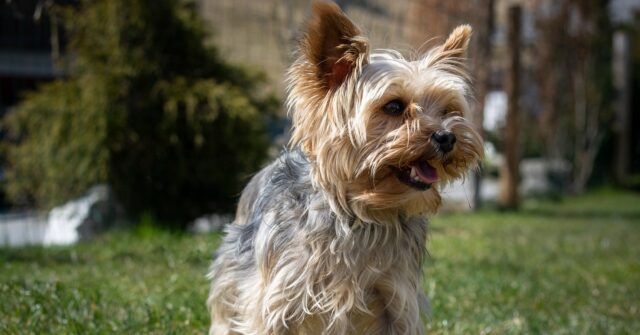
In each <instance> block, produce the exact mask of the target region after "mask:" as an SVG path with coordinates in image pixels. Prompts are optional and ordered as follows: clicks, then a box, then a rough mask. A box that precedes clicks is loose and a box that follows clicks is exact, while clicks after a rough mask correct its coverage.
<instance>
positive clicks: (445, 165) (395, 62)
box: [288, 3, 483, 219]
mask: <svg viewBox="0 0 640 335" xmlns="http://www.w3.org/2000/svg"><path fill="white" fill-rule="evenodd" d="M470 34H471V28H469V27H468V26H461V27H458V28H457V29H456V30H454V31H453V33H452V34H451V35H450V36H449V38H448V39H447V40H446V42H445V43H444V44H443V45H441V46H439V47H436V48H434V49H432V50H431V51H429V52H427V53H426V54H424V55H422V56H421V57H420V58H418V59H417V60H414V61H409V60H405V59H404V58H402V57H401V56H400V55H399V54H398V53H396V52H393V51H382V52H378V53H369V50H368V43H367V40H366V39H365V38H364V37H362V36H360V31H359V30H358V29H357V28H356V27H355V25H354V24H353V23H352V22H351V21H350V20H349V19H348V18H347V17H346V16H345V15H344V13H342V12H341V11H340V9H339V8H338V7H337V6H335V5H333V4H328V3H319V4H315V5H314V8H313V15H312V17H311V21H310V24H309V30H308V33H307V36H306V38H305V39H304V40H303V43H302V46H301V50H300V51H301V55H300V58H299V59H298V61H297V62H296V63H295V64H294V65H293V66H292V67H291V69H290V71H289V77H288V79H289V85H290V86H289V87H290V91H289V100H288V103H289V107H290V109H291V112H292V116H293V126H294V128H293V134H292V144H293V145H300V146H301V148H302V149H303V151H304V152H305V153H306V154H307V156H308V157H309V158H310V160H311V163H312V171H313V180H314V183H316V185H317V186H319V187H322V188H323V189H324V190H325V192H327V193H328V194H329V195H330V196H331V197H333V200H335V202H336V204H337V206H339V207H340V208H341V209H342V210H345V211H348V212H352V213H355V214H357V215H358V216H360V217H361V218H362V217H367V218H372V219H375V216H379V215H380V213H381V212H385V211H397V210H404V211H405V212H408V213H409V214H416V213H421V212H433V211H435V210H436V209H437V208H438V206H439V204H440V195H439V193H438V187H439V186H440V185H442V184H444V183H447V182H450V181H452V180H454V179H457V178H460V177H462V176H463V175H464V174H465V173H466V172H467V171H468V170H469V169H470V168H471V167H474V166H476V164H477V162H478V160H479V159H480V158H481V157H482V152H483V151H482V141H481V138H480V137H479V135H478V134H477V133H476V132H475V131H474V129H473V126H472V124H471V123H470V121H469V120H467V119H466V118H465V115H467V114H468V112H469V106H468V102H467V99H468V97H469V88H468V80H467V74H466V70H465V67H464V64H463V61H464V59H463V57H464V55H465V51H466V48H467V45H468V42H469V37H470Z"/></svg>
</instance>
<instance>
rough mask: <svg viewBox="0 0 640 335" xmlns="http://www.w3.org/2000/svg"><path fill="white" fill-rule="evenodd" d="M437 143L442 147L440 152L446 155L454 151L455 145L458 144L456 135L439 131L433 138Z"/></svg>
mask: <svg viewBox="0 0 640 335" xmlns="http://www.w3.org/2000/svg"><path fill="white" fill-rule="evenodd" d="M431 137H432V138H433V140H434V141H436V143H438V145H439V146H440V150H442V152H444V153H445V154H446V153H447V152H449V151H451V150H452V149H453V145H454V144H456V135H453V133H452V132H450V131H447V130H438V131H436V132H435V133H433V135H432V136H431Z"/></svg>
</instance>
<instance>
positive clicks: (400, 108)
mask: <svg viewBox="0 0 640 335" xmlns="http://www.w3.org/2000/svg"><path fill="white" fill-rule="evenodd" d="M404 108H405V105H404V104H403V103H402V101H400V100H392V101H391V102H388V103H387V104H386V105H384V107H382V111H383V112H384V113H385V114H387V115H391V116H398V115H401V114H402V113H403V112H404Z"/></svg>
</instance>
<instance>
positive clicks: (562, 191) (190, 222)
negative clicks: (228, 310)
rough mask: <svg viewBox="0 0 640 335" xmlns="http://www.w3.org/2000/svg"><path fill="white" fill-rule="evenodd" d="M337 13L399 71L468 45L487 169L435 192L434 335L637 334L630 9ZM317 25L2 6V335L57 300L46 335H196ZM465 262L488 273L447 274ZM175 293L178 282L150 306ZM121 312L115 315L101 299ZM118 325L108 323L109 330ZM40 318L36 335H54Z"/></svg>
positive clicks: (31, 1) (275, 145) (426, 7)
mask: <svg viewBox="0 0 640 335" xmlns="http://www.w3.org/2000/svg"><path fill="white" fill-rule="evenodd" d="M336 2H337V3H338V4H339V5H340V7H341V8H342V9H343V10H344V11H345V12H346V13H347V14H348V15H349V16H350V17H351V18H352V20H353V21H354V22H356V23H357V24H358V25H359V26H360V27H361V28H362V30H363V31H364V32H365V35H366V36H368V37H369V38H370V40H371V46H372V47H373V48H395V49H399V50H400V51H402V52H403V53H404V54H405V55H407V56H411V55H419V54H420V52H423V51H425V50H428V49H429V48H430V47H433V46H436V45H438V44H439V43H442V42H443V41H444V39H445V38H446V36H447V35H448V33H449V32H450V31H451V30H452V29H453V28H454V27H455V26H457V25H459V24H464V23H469V24H471V25H472V27H473V29H474V35H473V38H472V42H471V46H470V53H469V59H468V66H469V69H470V72H471V73H472V78H473V88H474V91H475V92H474V93H475V99H474V101H473V104H472V105H473V108H472V109H473V112H472V115H471V116H470V117H471V118H472V119H473V121H474V123H475V124H476V125H477V127H478V129H481V130H482V134H483V136H484V138H485V141H486V145H485V149H486V159H485V161H484V162H483V164H482V168H481V170H480V171H478V172H477V173H475V174H473V175H471V176H469V178H467V179H465V180H464V181H460V182H459V183H456V184H454V185H451V186H449V187H447V188H446V189H444V190H443V194H444V196H445V205H444V212H446V213H449V214H446V215H443V216H442V219H438V218H436V219H435V220H434V221H435V222H434V225H433V226H434V233H433V244H434V245H435V246H434V247H433V250H434V252H435V259H438V257H440V258H441V259H443V261H442V263H440V265H438V263H437V262H435V263H434V264H435V265H434V264H432V265H430V266H427V272H428V273H429V271H431V274H432V277H430V278H432V279H428V281H427V283H426V284H427V287H428V293H429V295H430V296H437V295H438V294H443V295H444V296H442V297H440V298H442V299H443V300H440V302H437V300H436V303H435V304H436V305H435V306H434V309H435V310H436V312H434V313H435V315H434V317H433V318H434V320H435V321H434V322H433V323H431V325H430V326H428V327H429V329H430V331H433V332H436V333H439V332H448V331H452V332H462V333H467V332H481V333H491V332H497V333H503V332H515V333H519V332H533V333H537V332H540V331H542V332H546V331H545V330H554V329H555V331H559V332H568V333H576V332H577V333H584V332H594V331H595V332H605V333H634V332H637V331H640V326H639V325H638V322H639V321H638V320H639V319H640V305H638V301H640V289H639V288H638V284H637V283H638V282H639V281H640V274H639V273H640V263H639V260H640V248H638V246H639V245H640V228H639V227H638V224H640V195H638V193H637V192H638V191H639V190H640V132H639V131H636V130H635V129H636V128H637V127H638V128H640V115H639V114H638V113H636V112H635V111H636V110H638V108H640V94H638V93H639V92H640V1H638V0H520V1H518V0H461V1H438V0H395V1H392V2H390V1H379V0H340V1H336ZM309 11H310V2H309V1H302V0H264V1H251V0H194V1H181V0H156V1H144V0H0V116H1V120H2V121H1V129H0V212H1V214H0V246H2V247H1V248H0V262H4V265H1V266H4V268H5V270H6V271H5V274H6V275H5V277H4V278H2V277H0V292H4V293H6V294H10V295H12V296H13V297H16V299H15V302H13V303H6V304H5V305H0V308H5V309H6V311H10V310H16V309H17V310H23V311H24V314H20V313H22V312H19V313H17V314H16V313H14V314H9V315H13V317H9V316H7V318H8V319H6V320H5V321H7V322H6V323H5V327H6V328H4V330H5V331H7V332H9V333H13V331H18V329H20V328H11V325H13V326H15V327H19V326H18V325H19V324H20V322H25V320H26V319H24V318H26V317H27V316H33V315H34V313H36V314H37V313H38V312H37V311H34V310H33V308H34V307H33V306H35V305H39V306H41V308H42V309H44V310H47V308H50V311H51V310H55V306H58V304H60V303H61V302H60V301H53V302H52V301H51V300H50V299H49V298H48V297H50V296H51V295H52V294H53V295H56V294H58V295H59V296H61V297H63V298H61V299H62V300H61V301H62V303H65V304H66V306H67V309H66V310H62V311H60V312H58V313H59V315H60V318H61V320H65V322H66V323H65V322H62V321H60V320H58V321H59V322H58V323H55V322H54V323H53V324H55V325H57V326H59V327H60V328H55V327H54V328H51V329H59V330H61V329H62V330H64V329H67V330H68V329H69V328H66V327H68V325H69V324H70V323H73V322H76V324H77V327H80V328H77V329H80V332H85V331H90V330H91V329H93V330H95V331H98V330H100V329H102V330H103V331H105V329H106V330H109V331H114V330H118V329H120V330H122V329H129V330H136V331H140V332H146V331H150V332H153V331H154V329H155V330H156V331H158V330H163V329H164V330H166V329H173V330H177V331H178V332H181V331H186V330H189V331H187V332H196V333H197V332H199V331H202V327H203V325H205V324H206V312H205V311H204V310H203V306H204V305H203V304H204V297H205V296H206V281H204V279H203V278H200V277H201V276H202V275H203V274H204V273H205V271H206V266H207V264H208V262H209V260H210V254H211V252H212V251H213V250H214V249H215V245H216V244H217V241H218V240H219V234H218V233H217V232H218V231H219V230H220V228H221V226H222V225H224V224H225V223H227V222H229V221H230V220H231V219H232V213H233V211H234V206H235V204H236V201H237V198H238V195H239V194H240V191H241V190H242V187H243V186H244V184H245V183H246V182H247V181H248V180H249V178H250V176H251V175H252V173H254V172H256V171H257V170H258V169H259V168H260V167H261V166H264V165H265V164H266V163H267V162H268V161H269V160H270V159H273V158H274V157H275V156H277V155H278V153H279V152H280V151H281V150H282V148H283V147H284V146H285V145H286V143H287V139H288V128H289V121H288V120H287V119H286V110H285V107H284V106H283V101H284V98H285V87H284V83H283V79H284V73H285V71H286V68H287V66H288V65H289V64H290V63H291V62H292V60H293V52H294V50H295V47H296V41H297V40H298V39H299V38H300V36H301V31H302V29H303V27H304V22H305V18H306V17H307V16H308V14H309ZM468 212H473V213H468ZM465 213H466V214H465ZM438 220H441V221H438ZM185 232H188V233H185ZM191 233H203V234H191ZM185 234H186V235H185ZM83 240H88V242H82V241H83ZM78 241H81V242H80V243H79V244H75V245H73V244H74V243H76V242H78ZM96 241H97V242H96ZM475 242H477V243H475ZM56 245H72V246H68V247H56ZM498 245H499V246H498ZM42 246H51V247H45V248H43V247H42ZM15 247H18V248H15ZM136 248H138V249H136ZM438 248H440V249H438ZM438 250H442V253H438ZM103 253H106V254H103ZM150 254H153V255H154V256H153V257H157V259H152V258H147V256H148V255H150ZM470 254H471V255H474V256H473V257H477V258H478V257H479V258H481V259H480V260H478V259H476V261H478V262H475V263H473V264H467V263H464V264H460V263H456V262H457V261H461V260H462V259H467V258H468V257H469V255H470ZM456 257H460V258H459V259H458V258H456ZM483 257H484V258H483ZM516 259H517V260H516ZM83 260H84V261H83ZM100 262H103V263H100ZM545 262H549V263H548V265H549V267H548V268H546V269H547V270H541V268H540V266H541V264H542V263H545ZM567 262H569V263H570V265H567V264H568V263H567ZM148 263H151V264H155V265H157V267H152V268H148V269H147V268H145V266H146V265H143V264H148ZM0 264H2V263H0ZM89 264H98V268H100V266H102V267H103V268H109V269H113V268H119V269H120V270H118V271H121V272H118V273H119V274H120V275H121V278H124V279H122V280H121V281H119V282H118V283H119V284H118V285H120V286H118V285H116V284H114V287H112V288H111V290H107V291H103V289H104V288H95V289H88V291H83V290H82V289H79V288H78V287H77V286H74V285H73V284H71V283H74V282H76V283H77V282H80V283H85V281H86V283H85V284H86V286H88V287H91V285H92V284H90V283H89V282H91V283H93V280H94V279H95V278H96V276H98V277H102V276H103V275H104V273H102V272H99V273H95V272H84V271H85V270H86V271H89V270H88V266H89ZM167 264H169V266H167ZM175 264H181V265H179V266H178V265H175ZM478 264H480V265H478ZM163 265H164V266H163ZM174 265H175V266H178V267H180V266H182V267H180V269H181V270H180V271H178V270H176V269H175V268H174V267H172V266H174ZM454 265H455V266H454ZM83 266H86V267H87V268H83ZM149 266H150V265H149ZM438 266H440V267H443V266H444V267H446V270H442V272H440V270H439V269H440V268H439V267H438ZM465 266H466V267H465ZM610 266H611V268H610ZM452 267H453V268H456V269H466V270H461V271H460V272H452V271H451V269H452ZM136 269H147V270H148V271H150V274H146V275H141V274H139V273H138V272H137V270H136ZM166 269H171V270H170V271H169V273H164V272H163V271H167V270H166ZM60 271H67V275H66V277H65V276H62V277H61V275H60ZM91 271H96V270H91ZM98 271H100V270H98ZM545 271H548V272H545ZM34 273H35V274H38V275H41V276H43V278H44V279H42V281H40V282H38V281H36V282H32V281H29V280H27V279H26V278H28V277H29V276H28V275H27V274H34ZM134 273H137V274H136V276H137V275H140V276H142V277H136V276H133V274H134ZM452 273H453V274H452ZM456 273H457V276H458V277H459V278H460V281H459V282H457V281H456V280H455V278H458V277H456ZM505 273H507V275H506V277H503V275H504V274H505ZM536 273H537V274H539V275H540V277H536V275H534V274H536ZM558 273H562V275H559V274H558ZM598 274H600V275H598ZM164 275H166V276H169V277H170V278H173V279H172V280H173V281H169V282H166V281H162V284H160V283H156V286H157V287H163V286H162V285H168V286H166V287H165V291H163V292H160V291H154V288H153V287H154V284H152V283H153V281H152V280H151V279H150V278H154V280H156V279H157V280H160V278H164ZM176 275H177V276H178V277H173V276H176ZM493 275H495V276H497V277H495V278H494V277H492V276H493ZM565 275H566V276H567V277H563V276H565ZM132 276H133V277H132ZM194 276H200V277H198V280H201V279H202V280H201V281H198V282H197V283H198V284H197V285H196V287H197V288H198V289H200V290H201V291H199V292H197V293H196V292H195V291H193V289H194V288H193V287H189V284H188V283H190V282H191V281H190V279H189V278H190V277H191V278H193V277H194ZM478 276H481V278H479V277H478ZM498 277H500V278H498ZM554 277H555V278H561V281H563V283H558V282H554V281H553V280H552V279H551V278H554ZM133 278H137V279H133ZM463 278H464V279H463ZM536 278H537V279H536ZM494 279H495V282H493V281H492V280H494ZM439 280H440V281H439ZM1 283H4V284H1ZM65 283H66V284H65ZM438 283H440V284H439V285H441V286H438ZM487 283H494V284H488V285H485V284H487ZM85 284H83V285H85ZM447 284H449V285H451V286H449V288H447ZM454 284H455V286H454ZM60 285H62V286H60ZM64 285H68V286H64ZM136 285H139V286H136ZM181 285H182V286H181ZM198 285H199V286H198ZM442 285H444V286H442ZM616 285H617V286H616ZM183 286H184V287H183ZM133 287H137V288H136V289H133ZM179 287H182V288H183V289H184V290H183V291H180V292H178V293H176V292H175V290H179ZM487 287H489V288H487ZM78 290H80V291H78ZM166 290H168V291H166ZM190 290H191V291H190ZM483 290H484V291H485V293H486V296H484V295H483V296H479V295H478V294H479V293H478V292H479V291H483ZM522 290H524V291H522ZM576 290H578V291H576ZM25 292H30V293H29V294H27V295H28V296H29V297H26V296H25V295H24V294H25ZM114 292H120V295H118V294H116V293H114ZM505 292H506V293H505ZM523 292H524V293H523ZM604 292H607V293H604ZM485 293H483V294H485ZM38 294H40V295H41V298H34V296H37V295H38ZM113 294H115V295H114V296H116V297H120V298H121V299H124V300H118V299H116V298H114V299H115V300H114V301H115V302H114V301H112V302H110V303H109V302H105V300H104V299H103V298H101V297H103V296H109V295H113ZM154 294H156V296H155V297H156V300H154V301H150V300H144V301H145V302H144V303H143V304H142V305H140V306H138V305H136V304H135V303H134V302H131V301H129V304H130V306H132V307H130V308H131V310H127V312H123V311H122V310H121V307H114V306H116V305H121V302H122V301H126V299H129V298H131V299H136V302H139V301H141V300H139V299H137V298H136V297H149V296H154ZM96 295H97V296H96ZM194 295H195V296H197V298H196V299H195V301H196V303H195V304H194V303H193V302H192V299H191V297H193V296H194ZM18 296H20V297H22V298H17V297H18ZM176 296H178V297H182V298H184V301H183V300H180V301H177V300H175V297H176ZM64 297H68V298H64ZM445 297H450V298H451V297H458V298H459V299H461V300H455V299H453V300H451V299H445ZM33 299H35V300H33ZM65 299H68V300H65ZM554 299H559V300H558V302H557V305H556V307H555V308H556V309H553V308H554V307H548V306H547V305H545V303H544V301H554ZM594 299H595V300H594ZM200 300H202V301H200ZM477 300H482V301H486V302H487V304H488V305H490V306H494V307H492V308H493V309H492V308H482V306H477V304H474V303H473V301H477ZM520 300H522V301H525V302H524V307H523V306H520V305H518V304H517V301H520ZM596 300H598V301H604V302H603V305H602V306H600V307H599V305H597V304H595V302H594V301H596ZM45 301H46V302H45ZM70 301H75V302H76V305H75V307H74V306H72V305H73V304H72V303H71V302H70ZM78 301H79V302H78ZM96 301H98V302H99V303H97V305H96ZM118 301H119V302H118ZM527 301H529V302H527ZM465 302H467V303H465ZM83 303H84V304H85V305H83ZM200 303H202V305H198V304H200ZM47 304H50V306H49V307H47ZM180 304H182V305H181V308H186V309H185V310H180V311H176V310H175V308H177V307H176V306H178V305H180ZM438 304H440V305H438ZM514 304H515V305H514ZM169 305H170V306H172V307H168V306H169ZM480 305H482V304H480ZM96 306H97V307H96ZM185 306H186V307H185ZM563 306H564V307H563ZM572 306H573V307H572ZM575 306H580V307H575ZM111 308H112V309H113V311H114V312H113V314H112V315H115V317H114V318H115V320H116V321H114V322H113V323H109V322H108V323H107V324H104V325H101V324H100V322H99V321H100V320H101V318H106V316H105V315H103V314H101V313H104V310H111ZM438 308H439V309H438ZM478 308H480V309H478ZM563 308H565V309H566V310H564V311H563V312H559V311H562V310H563ZM573 308H575V310H573V311H572V309H573ZM138 309H139V310H138ZM101 310H102V311H103V312H100V311H101ZM132 310H133V311H134V312H131V311H132ZM461 310H464V311H465V313H466V314H465V313H460V311H461ZM145 311H146V312H145ZM438 311H440V312H438ZM78 313H79V314H78ZM167 313H169V314H171V315H172V316H169V317H167ZM438 313H441V314H438ZM545 313H546V314H545ZM41 314H42V313H41ZM461 314H465V315H468V316H461ZM69 315H79V316H77V318H76V317H69ZM40 317H41V318H40V319H38V318H35V319H33V320H35V321H29V322H30V323H29V324H30V325H31V326H33V327H34V328H29V329H35V330H34V332H35V333H38V329H39V331H44V332H52V330H51V329H48V328H47V329H46V330H45V328H42V329H40V328H38V326H42V325H45V324H49V325H51V324H52V322H53V321H52V319H50V314H47V313H44V314H42V315H41V316H40ZM465 317H467V319H464V318H465ZM38 320H40V321H38ZM127 320H128V321H127ZM456 320H457V321H456ZM10 321H11V322H13V323H11V322H10ZM38 322H41V323H38ZM92 322H95V325H94V326H95V329H94V328H84V327H87V325H88V324H89V325H91V324H93V323H92ZM127 322H130V325H129V326H130V327H131V328H126V324H127ZM154 322H155V323H154ZM1 323H2V322H0V324H1ZM144 325H147V326H144ZM149 325H155V326H157V328H154V327H153V326H149ZM194 325H195V327H196V329H198V330H197V331H193V329H194V328H192V326H194ZM0 327H2V326H0ZM101 327H107V328H101ZM109 327H111V328H109ZM114 327H115V328H114ZM119 327H120V328H119ZM122 327H124V328H122ZM140 327H142V328H140ZM144 327H150V328H144ZM198 327H200V328H198ZM2 329H3V328H0V330H2ZM634 330H635V331H634ZM160 332H164V331H160ZM551 332H552V333H553V332H554V331H551Z"/></svg>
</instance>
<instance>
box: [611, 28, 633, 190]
mask: <svg viewBox="0 0 640 335" xmlns="http://www.w3.org/2000/svg"><path fill="white" fill-rule="evenodd" d="M629 73H630V69H629V37H628V35H627V33H626V32H623V31H617V32H616V33H615V34H614V35H613V85H614V88H615V90H616V101H615V107H616V118H615V123H614V127H615V129H614V131H615V135H616V146H615V148H616V151H615V158H614V177H615V181H616V183H618V184H622V183H624V181H625V179H626V178H627V176H628V174H629V167H630V162H629V156H630V155H631V143H630V142H631V108H630V102H631V101H630V100H631V99H630V98H631V94H630V93H631V88H630V85H631V82H630V79H629Z"/></svg>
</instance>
